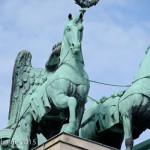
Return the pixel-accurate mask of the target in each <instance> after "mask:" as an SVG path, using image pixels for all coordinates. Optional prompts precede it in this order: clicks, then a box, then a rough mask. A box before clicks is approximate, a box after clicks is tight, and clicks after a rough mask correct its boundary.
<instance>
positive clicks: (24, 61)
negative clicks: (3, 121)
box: [8, 50, 32, 125]
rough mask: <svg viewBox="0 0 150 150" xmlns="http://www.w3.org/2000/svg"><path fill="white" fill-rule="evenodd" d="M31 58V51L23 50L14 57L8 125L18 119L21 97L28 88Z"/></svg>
mask: <svg viewBox="0 0 150 150" xmlns="http://www.w3.org/2000/svg"><path fill="white" fill-rule="evenodd" d="M31 59H32V56H31V53H30V52H28V51H25V50H24V51H21V52H20V53H19V54H18V56H17V58H16V61H15V65H14V70H13V77H12V89H11V97H10V108H9V116H8V120H9V121H8V124H9V125H12V124H14V123H16V121H17V120H18V119H19V112H20V110H21V106H22V103H23V98H24V97H25V94H26V93H27V91H29V89H30V80H29V73H30V71H31V70H32V65H31Z"/></svg>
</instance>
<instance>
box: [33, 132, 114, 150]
mask: <svg viewBox="0 0 150 150" xmlns="http://www.w3.org/2000/svg"><path fill="white" fill-rule="evenodd" d="M45 149H46V150H114V148H111V147H109V146H105V145H102V144H99V143H96V142H93V141H89V140H86V139H82V138H79V137H77V136H74V135H70V134H66V133H61V134H59V135H57V136H55V137H53V138H52V139H50V140H48V141H47V142H45V143H43V144H42V145H40V146H38V147H36V148H34V150H45Z"/></svg>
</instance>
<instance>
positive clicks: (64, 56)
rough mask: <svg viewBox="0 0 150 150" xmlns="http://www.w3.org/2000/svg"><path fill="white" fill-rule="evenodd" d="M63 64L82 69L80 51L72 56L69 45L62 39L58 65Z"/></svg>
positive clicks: (82, 63) (82, 62)
mask: <svg viewBox="0 0 150 150" xmlns="http://www.w3.org/2000/svg"><path fill="white" fill-rule="evenodd" d="M65 63H67V64H69V65H71V66H72V67H76V68H79V69H83V68H84V60H83V55H82V50H80V52H79V53H78V54H74V53H73V51H72V49H71V48H70V45H69V43H68V42H67V39H66V38H65V37H63V40H62V47H61V53H60V64H65Z"/></svg>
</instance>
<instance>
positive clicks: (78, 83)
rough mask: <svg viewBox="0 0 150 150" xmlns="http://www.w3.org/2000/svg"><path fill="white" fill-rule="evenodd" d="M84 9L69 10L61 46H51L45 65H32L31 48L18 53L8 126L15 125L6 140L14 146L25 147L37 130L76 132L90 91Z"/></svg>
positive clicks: (30, 142)
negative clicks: (84, 33)
mask: <svg viewBox="0 0 150 150" xmlns="http://www.w3.org/2000/svg"><path fill="white" fill-rule="evenodd" d="M84 12H85V11H84V10H81V13H80V15H79V16H73V15H71V14H69V16H68V22H67V24H66V26H65V28H64V32H63V39H62V43H61V50H60V47H59V46H60V44H58V45H57V46H55V47H54V48H53V52H52V55H51V57H50V59H49V60H48V62H47V63H46V69H34V68H33V67H32V65H31V54H30V52H28V51H22V52H20V53H19V54H18V56H17V58H16V62H15V66H14V72H13V84H12V93H11V102H10V111H9V128H10V129H12V130H13V129H14V128H15V129H14V132H13V133H12V132H11V135H10V141H9V144H11V142H12V141H14V143H13V144H14V145H13V146H14V147H17V148H19V149H23V150H28V149H29V146H30V145H32V144H33V142H32V141H33V140H34V142H35V140H36V141H37V139H36V133H37V132H38V133H40V132H41V133H43V135H44V136H45V137H46V138H50V137H52V136H54V135H56V134H57V133H59V132H60V131H61V132H63V131H64V132H67V133H71V134H78V130H79V126H80V123H81V119H82V115H83V112H84V104H85V102H86V99H87V94H88V91H89V81H88V75H87V74H86V72H85V70H84V60H83V55H82V44H81V41H82V35H83V25H82V21H83V15H84ZM54 124H55V125H54ZM63 124H65V125H64V126H63ZM62 126H63V128H62ZM43 128H44V129H43ZM23 142H26V144H22V143H23Z"/></svg>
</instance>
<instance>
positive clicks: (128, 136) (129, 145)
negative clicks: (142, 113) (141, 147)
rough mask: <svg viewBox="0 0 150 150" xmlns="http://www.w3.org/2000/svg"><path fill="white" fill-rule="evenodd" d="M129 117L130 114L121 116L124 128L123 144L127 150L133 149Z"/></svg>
mask: <svg viewBox="0 0 150 150" xmlns="http://www.w3.org/2000/svg"><path fill="white" fill-rule="evenodd" d="M131 117H132V116H131V114H128V115H123V127H124V134H125V144H126V148H127V150H131V149H132V147H133V138H132V124H131V120H132V119H131Z"/></svg>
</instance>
